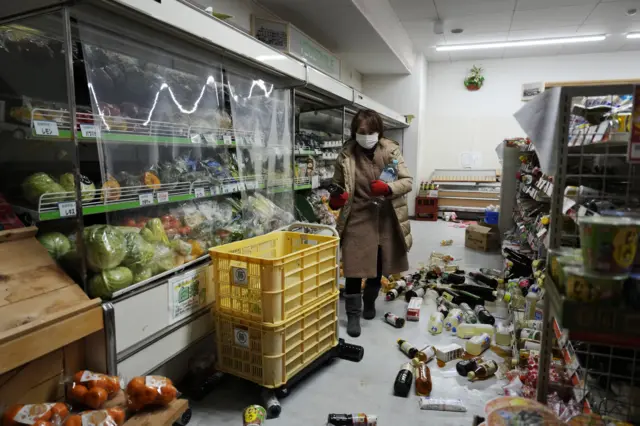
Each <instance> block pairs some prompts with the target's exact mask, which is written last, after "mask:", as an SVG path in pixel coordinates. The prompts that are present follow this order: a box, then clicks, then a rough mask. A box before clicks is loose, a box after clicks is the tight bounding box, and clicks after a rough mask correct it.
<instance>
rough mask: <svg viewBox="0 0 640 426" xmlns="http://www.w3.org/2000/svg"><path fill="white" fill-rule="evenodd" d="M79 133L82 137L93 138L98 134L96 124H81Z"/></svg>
mask: <svg viewBox="0 0 640 426" xmlns="http://www.w3.org/2000/svg"><path fill="white" fill-rule="evenodd" d="M80 133H81V134H82V137H83V138H95V137H96V136H98V134H97V132H96V126H95V125H93V124H81V125H80Z"/></svg>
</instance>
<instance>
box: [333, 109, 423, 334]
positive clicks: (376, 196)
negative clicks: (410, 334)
mask: <svg viewBox="0 0 640 426" xmlns="http://www.w3.org/2000/svg"><path fill="white" fill-rule="evenodd" d="M382 134H383V124H382V119H381V118H380V116H379V115H378V114H377V113H376V112H375V111H371V110H366V111H360V112H358V113H357V114H356V116H355V117H353V121H352V122H351V137H352V139H350V140H349V141H347V142H346V143H345V144H344V146H343V148H342V151H341V152H340V155H339V156H338V160H337V163H336V169H335V173H334V175H333V183H334V184H336V185H337V186H339V187H340V189H341V190H342V193H336V192H335V191H334V193H333V194H332V196H331V198H330V200H329V204H330V206H331V208H332V209H334V210H336V209H341V211H340V217H339V218H338V225H337V228H338V232H339V233H340V237H341V239H342V242H341V245H342V261H343V265H344V276H345V277H347V278H346V282H345V300H346V302H345V306H346V311H347V334H349V336H352V337H358V336H359V335H360V315H361V314H362V316H363V317H364V318H365V319H373V318H375V316H376V309H375V301H376V298H377V297H378V293H379V292H380V278H381V277H382V275H389V274H395V273H401V272H404V271H406V270H407V269H409V264H408V261H407V252H408V251H409V249H410V248H411V244H412V239H411V228H410V225H409V211H408V209H407V202H406V200H405V197H404V196H405V194H407V193H409V192H410V191H411V187H412V184H413V180H412V178H411V176H410V175H409V171H408V170H407V167H406V166H405V164H404V159H403V158H402V154H401V153H400V147H399V146H398V144H397V143H396V142H393V141H391V140H389V139H385V138H384V137H383V136H382ZM393 160H397V161H398V177H397V180H396V181H394V182H390V183H385V182H383V181H381V180H380V179H379V177H380V173H382V170H383V169H384V167H385V166H387V165H389V164H391V163H392V162H393ZM363 278H366V279H367V281H366V285H365V288H364V292H363V294H362V296H360V291H361V282H362V279H363ZM363 302H364V310H363V307H362V305H363Z"/></svg>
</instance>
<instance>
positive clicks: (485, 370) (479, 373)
mask: <svg viewBox="0 0 640 426" xmlns="http://www.w3.org/2000/svg"><path fill="white" fill-rule="evenodd" d="M496 371H498V364H496V362H495V361H494V360H492V359H490V360H487V361H483V362H481V363H479V364H478V365H477V367H476V368H475V370H474V371H470V372H469V373H467V379H469V380H471V381H474V380H484V379H488V378H489V377H491V376H493V375H494V374H496Z"/></svg>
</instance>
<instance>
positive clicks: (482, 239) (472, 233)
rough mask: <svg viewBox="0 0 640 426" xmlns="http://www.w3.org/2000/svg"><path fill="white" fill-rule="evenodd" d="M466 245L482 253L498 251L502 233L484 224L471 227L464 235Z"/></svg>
mask: <svg viewBox="0 0 640 426" xmlns="http://www.w3.org/2000/svg"><path fill="white" fill-rule="evenodd" d="M464 245H465V247H469V248H471V249H474V250H480V251H489V250H497V249H499V248H500V231H499V230H498V228H497V227H493V226H489V225H486V224H484V223H483V224H477V225H469V227H468V228H467V230H466V232H465V235H464Z"/></svg>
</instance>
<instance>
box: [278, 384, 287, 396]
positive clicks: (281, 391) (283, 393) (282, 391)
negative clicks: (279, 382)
mask: <svg viewBox="0 0 640 426" xmlns="http://www.w3.org/2000/svg"><path fill="white" fill-rule="evenodd" d="M287 395H289V388H287V387H286V386H282V387H281V388H278V389H276V396H277V397H278V398H284V397H286V396H287Z"/></svg>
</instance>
